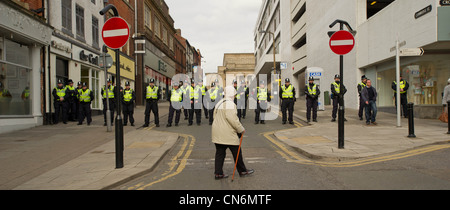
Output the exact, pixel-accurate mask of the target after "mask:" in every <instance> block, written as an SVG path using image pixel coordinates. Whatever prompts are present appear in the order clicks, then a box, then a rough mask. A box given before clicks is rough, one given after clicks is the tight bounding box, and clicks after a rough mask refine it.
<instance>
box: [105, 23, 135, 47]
mask: <svg viewBox="0 0 450 210" xmlns="http://www.w3.org/2000/svg"><path fill="white" fill-rule="evenodd" d="M129 37H130V28H129V27H128V23H127V22H126V21H125V20H124V19H122V18H120V17H113V18H110V19H109V20H108V21H106V23H105V25H104V26H103V29H102V38H103V42H104V43H105V45H106V46H108V47H109V48H111V49H119V48H121V47H123V46H124V45H125V44H126V43H127V42H128V39H129Z"/></svg>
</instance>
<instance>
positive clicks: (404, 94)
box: [392, 75, 409, 118]
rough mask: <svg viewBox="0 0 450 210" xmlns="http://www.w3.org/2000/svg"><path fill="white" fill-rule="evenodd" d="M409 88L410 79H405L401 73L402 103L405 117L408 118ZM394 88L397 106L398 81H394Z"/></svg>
mask: <svg viewBox="0 0 450 210" xmlns="http://www.w3.org/2000/svg"><path fill="white" fill-rule="evenodd" d="M408 89H409V83H408V81H406V80H404V79H403V76H402V75H400V104H401V106H402V108H403V109H402V110H403V116H404V117H405V118H408V106H407V105H408ZM392 90H394V97H395V107H397V81H394V82H392Z"/></svg>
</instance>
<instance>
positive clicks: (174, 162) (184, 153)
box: [128, 127, 196, 190]
mask: <svg viewBox="0 0 450 210" xmlns="http://www.w3.org/2000/svg"><path fill="white" fill-rule="evenodd" d="M151 129H152V128H150V127H149V128H146V129H145V130H151ZM178 135H179V136H180V137H182V138H183V144H182V146H181V148H180V150H179V151H178V153H177V155H175V156H174V157H173V158H172V159H171V161H170V162H169V164H168V165H169V169H167V170H166V171H165V172H164V173H163V174H162V175H161V178H159V179H157V180H156V181H153V182H151V183H148V184H145V183H139V184H137V185H135V186H132V187H129V188H128V190H145V189H147V188H149V187H151V186H152V185H154V184H157V183H160V182H163V181H165V180H167V179H169V178H171V177H174V176H176V175H178V174H180V173H181V172H182V171H183V170H184V168H185V167H186V163H187V160H188V159H189V156H190V155H191V153H192V150H193V149H194V145H195V141H196V139H195V137H194V136H192V135H187V134H178Z"/></svg>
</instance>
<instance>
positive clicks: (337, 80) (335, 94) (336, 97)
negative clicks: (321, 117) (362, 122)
mask: <svg viewBox="0 0 450 210" xmlns="http://www.w3.org/2000/svg"><path fill="white" fill-rule="evenodd" d="M341 85H343V90H344V92H343V93H341V92H340V87H341ZM331 93H332V99H333V112H332V114H331V118H332V119H331V122H336V115H337V111H338V106H339V103H340V101H341V100H340V98H341V97H344V95H345V93H347V88H345V86H344V84H341V76H339V74H336V76H334V82H333V83H331ZM341 105H343V104H341ZM344 121H347V119H345V118H344Z"/></svg>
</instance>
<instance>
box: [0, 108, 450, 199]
mask: <svg viewBox="0 0 450 210" xmlns="http://www.w3.org/2000/svg"><path fill="white" fill-rule="evenodd" d="M304 104H305V101H304V100H298V101H297V103H296V111H295V116H296V117H297V118H299V119H300V120H301V121H304V122H303V123H302V124H306V123H305V122H306V117H305V116H306V111H305V110H306V109H305V105H304ZM159 110H160V118H162V116H164V115H166V114H167V112H168V103H162V104H160V109H159ZM143 112H144V107H138V108H137V109H136V111H135V118H136V122H137V123H136V127H130V126H127V127H125V130H124V139H125V150H124V168H122V169H116V168H115V138H114V132H112V133H106V131H105V130H106V128H105V127H103V126H102V124H103V116H96V117H94V123H93V125H92V126H91V128H89V129H85V127H83V126H84V125H83V126H81V127H80V126H76V123H69V124H68V125H63V124H58V125H55V126H41V127H38V128H34V129H29V130H24V131H18V132H12V133H9V134H2V135H0V139H2V141H0V151H1V152H0V168H2V170H0V189H14V190H103V189H112V188H113V187H115V186H118V185H120V184H121V183H125V182H127V181H130V180H132V179H133V178H135V177H139V176H140V175H143V174H145V173H147V172H150V171H152V170H153V169H154V168H155V167H156V166H157V165H158V163H159V161H160V160H162V158H164V156H165V155H166V154H167V153H168V151H170V149H171V148H172V147H173V146H174V145H175V144H176V143H177V141H178V140H179V138H181V137H180V135H179V134H176V133H165V132H159V131H155V130H152V129H150V128H146V129H142V128H139V127H140V126H142V122H143ZM356 113H357V110H352V109H347V110H346V118H347V119H348V122H346V124H345V148H344V149H338V148H337V146H338V143H337V142H338V132H337V131H338V124H337V123H336V122H330V120H331V117H330V116H331V107H329V106H327V107H326V111H320V112H319V117H318V120H319V122H318V123H312V124H310V125H309V126H303V127H300V128H294V129H288V130H280V131H277V132H274V133H273V135H274V136H275V137H276V138H277V139H278V140H279V141H282V142H284V143H285V144H287V145H289V146H291V147H292V148H294V149H295V150H296V151H297V152H299V153H301V154H303V155H304V156H307V157H309V158H311V159H313V160H321V161H345V160H353V159H361V158H368V157H375V156H382V155H387V154H393V153H398V152H404V151H408V150H413V149H416V148H422V147H425V146H429V145H449V144H448V143H450V135H447V134H446V133H447V124H445V123H441V122H440V121H439V120H437V119H436V120H422V119H416V120H415V124H416V128H415V131H416V132H415V134H416V135H417V138H408V137H407V136H408V124H407V119H402V124H403V127H400V128H398V127H397V126H396V116H395V115H393V114H389V113H382V112H378V118H377V122H378V125H377V126H374V125H370V126H367V125H366V124H365V121H359V119H358V117H357V114H356ZM151 120H153V116H152V117H151ZM280 121H281V120H280ZM280 123H281V122H280ZM152 125H154V124H152ZM152 125H151V126H152ZM164 125H165V122H164V121H161V126H164ZM67 128H68V129H67ZM82 144H85V146H80V145H82ZM447 148H450V146H447Z"/></svg>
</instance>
